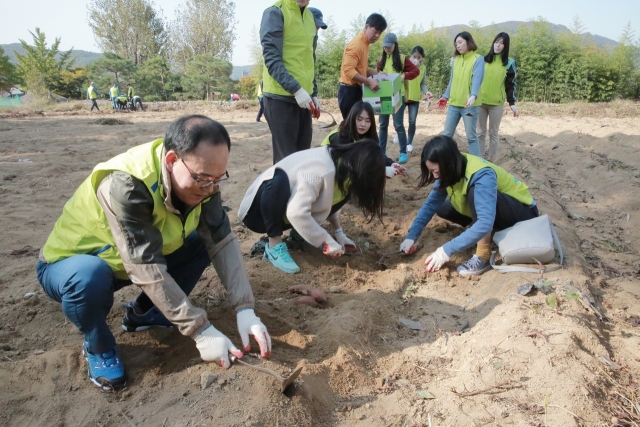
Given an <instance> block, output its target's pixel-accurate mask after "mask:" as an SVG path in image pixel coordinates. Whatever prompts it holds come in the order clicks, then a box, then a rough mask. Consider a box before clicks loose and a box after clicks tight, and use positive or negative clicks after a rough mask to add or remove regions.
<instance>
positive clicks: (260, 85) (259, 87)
mask: <svg viewBox="0 0 640 427" xmlns="http://www.w3.org/2000/svg"><path fill="white" fill-rule="evenodd" d="M256 94H257V96H258V98H262V81H260V83H258V90H257V92H256Z"/></svg>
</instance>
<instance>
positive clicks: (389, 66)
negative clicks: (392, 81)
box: [382, 55, 415, 96]
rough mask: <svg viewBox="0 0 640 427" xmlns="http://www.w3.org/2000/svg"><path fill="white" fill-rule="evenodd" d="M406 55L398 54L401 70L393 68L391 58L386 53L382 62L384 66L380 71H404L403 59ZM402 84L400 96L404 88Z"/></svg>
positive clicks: (389, 72)
mask: <svg viewBox="0 0 640 427" xmlns="http://www.w3.org/2000/svg"><path fill="white" fill-rule="evenodd" d="M406 57H407V55H400V63H401V64H402V70H400V71H396V69H395V68H393V58H392V57H391V55H387V60H386V61H385V63H384V68H383V69H382V72H383V73H387V74H400V73H402V72H403V71H404V60H405V58H406ZM414 80H415V79H414ZM402 86H403V85H400V96H402V95H403V93H404V88H403V87H402Z"/></svg>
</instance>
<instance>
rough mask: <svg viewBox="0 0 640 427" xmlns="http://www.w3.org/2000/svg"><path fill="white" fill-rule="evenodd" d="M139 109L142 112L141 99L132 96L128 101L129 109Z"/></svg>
mask: <svg viewBox="0 0 640 427" xmlns="http://www.w3.org/2000/svg"><path fill="white" fill-rule="evenodd" d="M138 108H140V110H141V111H144V106H143V105H142V99H141V98H140V97H139V96H138V95H134V96H133V97H132V98H131V99H130V100H129V109H130V110H132V111H136V110H137V109H138Z"/></svg>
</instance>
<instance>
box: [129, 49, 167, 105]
mask: <svg viewBox="0 0 640 427" xmlns="http://www.w3.org/2000/svg"><path fill="white" fill-rule="evenodd" d="M133 80H134V83H135V86H136V93H138V94H139V95H140V96H142V97H144V96H148V95H153V96H158V97H160V98H161V99H162V100H164V101H166V100H167V99H168V97H169V93H170V92H171V84H170V82H171V67H170V66H169V62H168V61H167V58H165V57H164V56H156V57H155V58H151V59H150V60H148V61H146V62H144V63H143V64H142V65H140V66H138V69H137V70H136V71H135V73H134V76H133Z"/></svg>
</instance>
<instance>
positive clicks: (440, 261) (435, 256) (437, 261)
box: [424, 246, 451, 272]
mask: <svg viewBox="0 0 640 427" xmlns="http://www.w3.org/2000/svg"><path fill="white" fill-rule="evenodd" d="M450 259H451V258H449V255H447V254H446V252H445V251H444V249H442V246H440V247H439V248H438V249H436V251H435V252H434V253H432V254H431V255H429V256H428V257H427V259H426V260H425V261H424V265H426V266H427V271H431V272H433V271H438V270H440V267H442V266H443V265H444V263H445V262H447V261H449V260H450Z"/></svg>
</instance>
